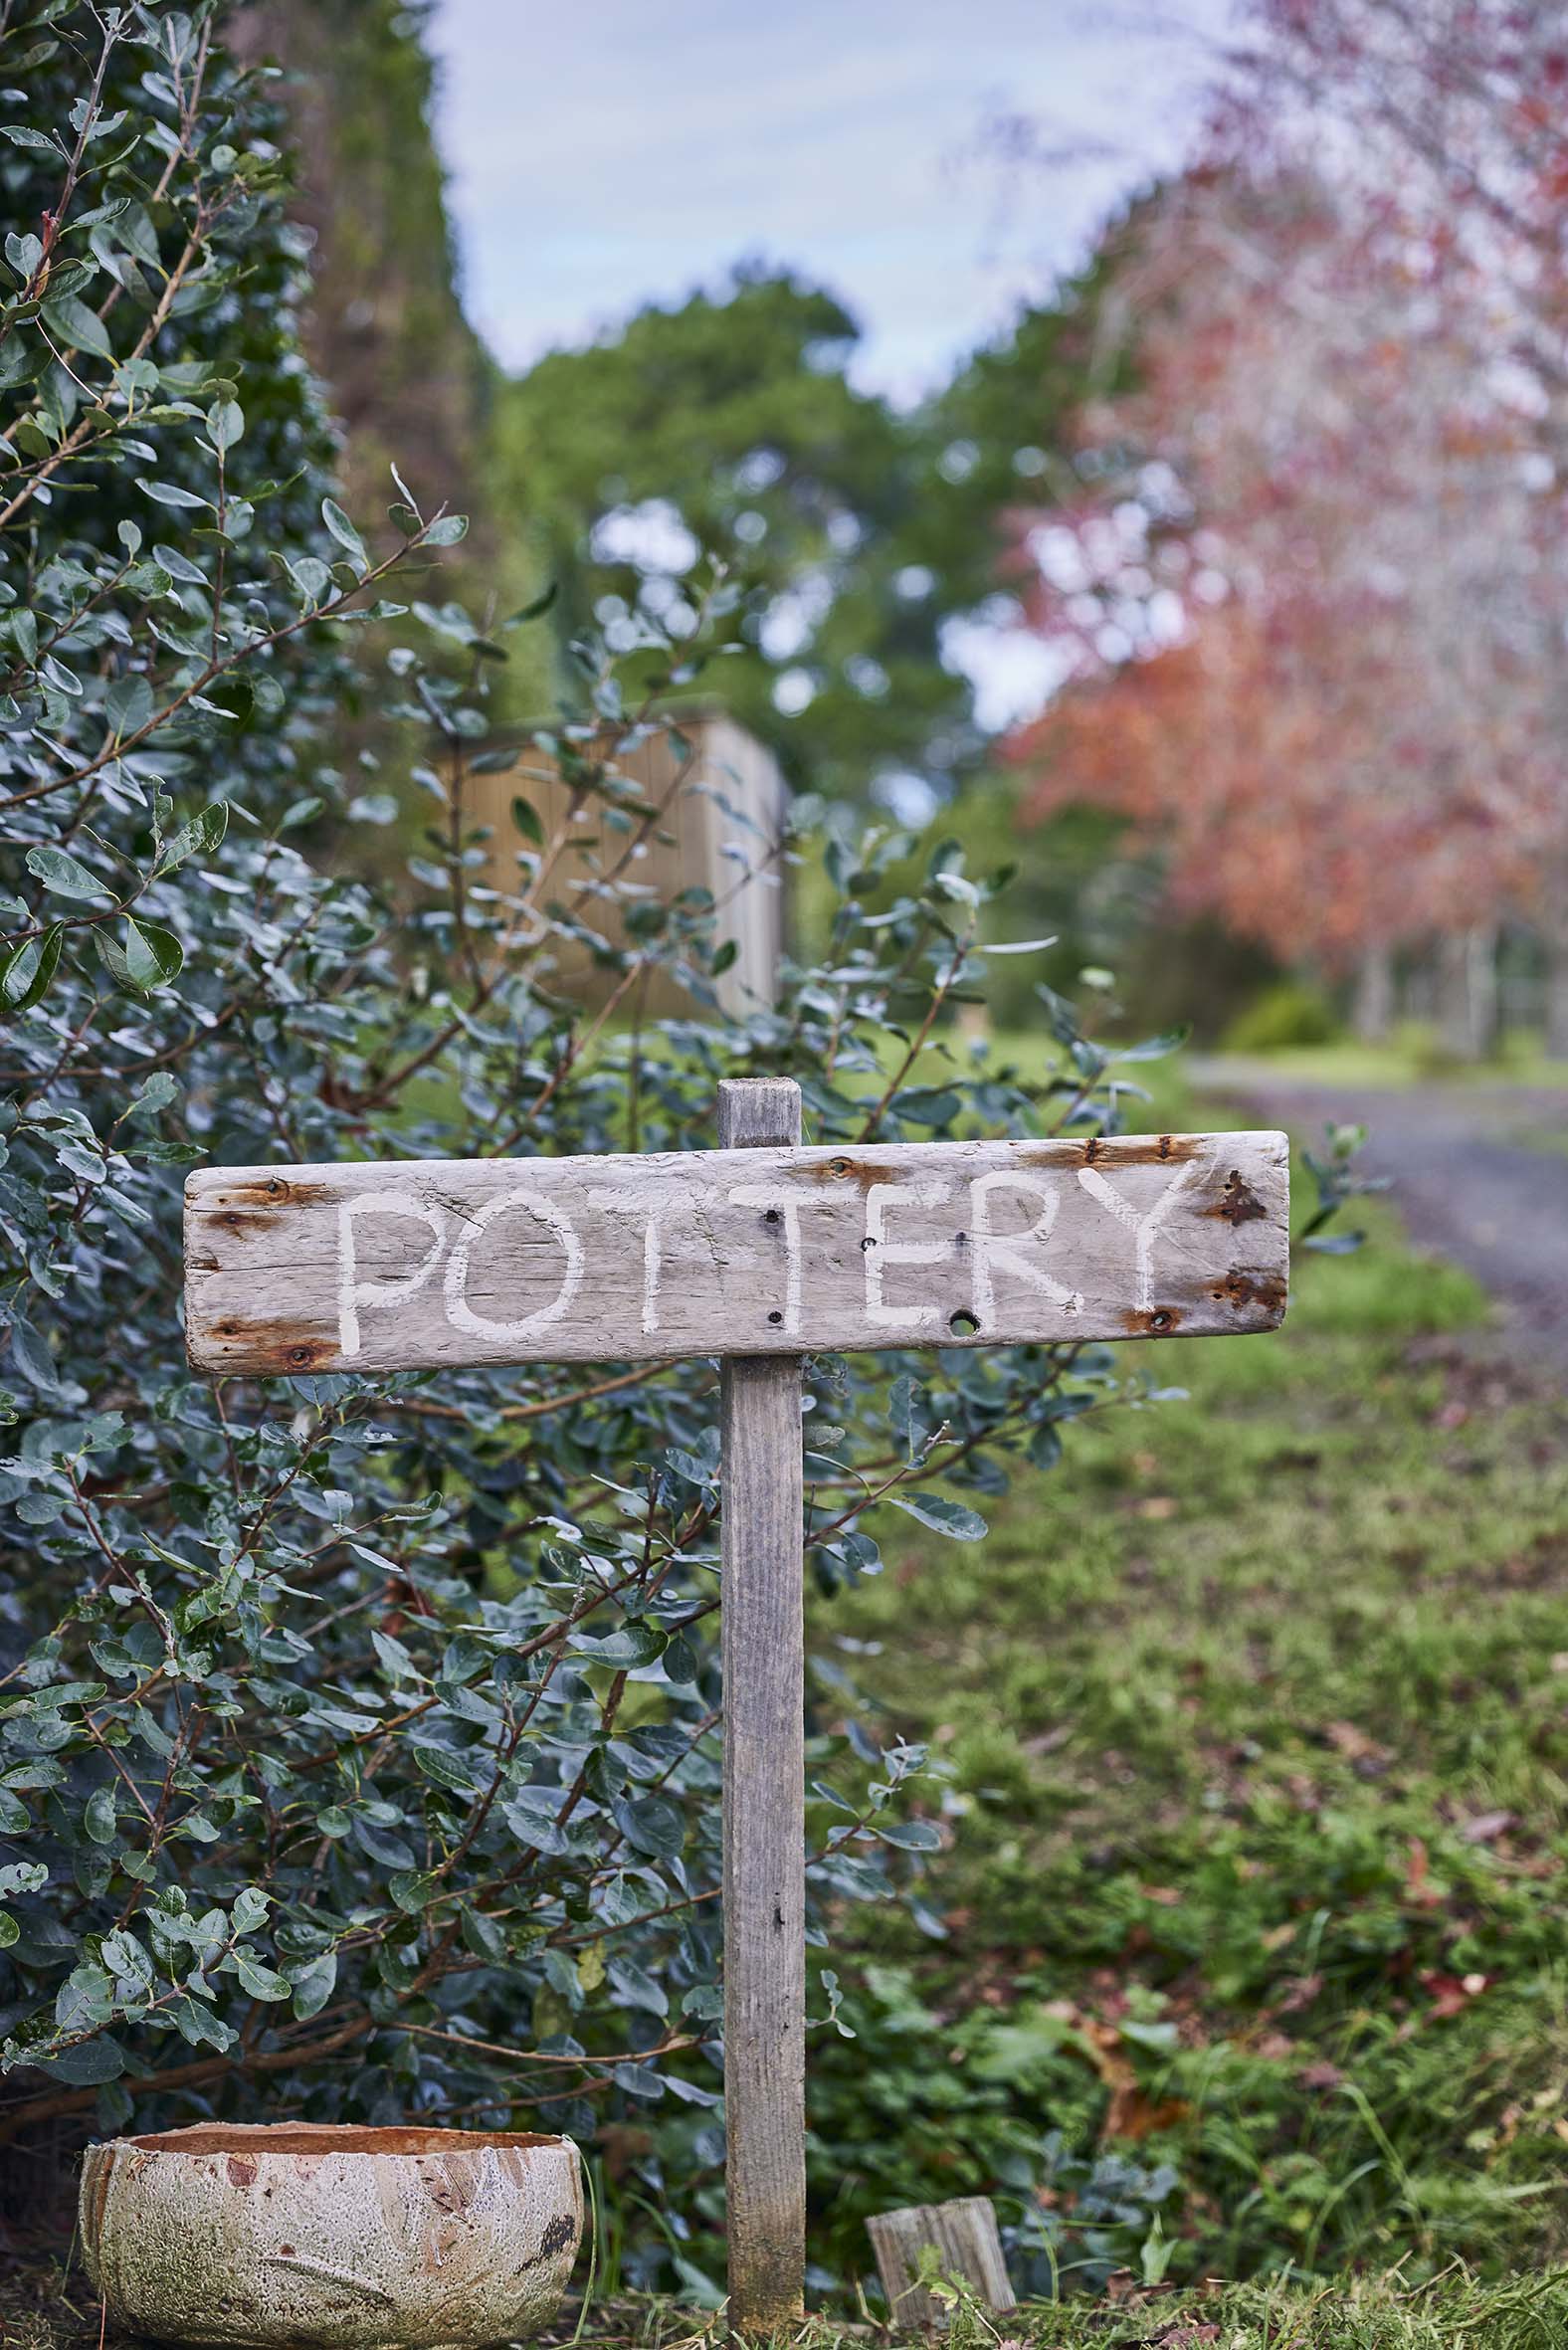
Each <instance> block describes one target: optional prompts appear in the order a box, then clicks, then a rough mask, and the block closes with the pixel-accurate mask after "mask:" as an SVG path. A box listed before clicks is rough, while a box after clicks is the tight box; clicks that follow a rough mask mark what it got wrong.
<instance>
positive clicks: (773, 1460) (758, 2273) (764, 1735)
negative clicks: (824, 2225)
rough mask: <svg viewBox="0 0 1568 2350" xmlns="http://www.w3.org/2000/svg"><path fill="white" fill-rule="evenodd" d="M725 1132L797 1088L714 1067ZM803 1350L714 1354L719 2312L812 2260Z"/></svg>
mask: <svg viewBox="0 0 1568 2350" xmlns="http://www.w3.org/2000/svg"><path fill="white" fill-rule="evenodd" d="M718 1134H719V1141H720V1142H721V1143H722V1144H724V1145H726V1146H727V1147H729V1148H731V1149H733V1148H735V1147H736V1146H739V1147H740V1148H743V1149H744V1148H753V1149H755V1148H758V1147H763V1146H766V1145H769V1144H779V1143H792V1142H794V1141H796V1140H797V1139H798V1137H799V1134H800V1087H799V1086H798V1085H796V1084H794V1083H793V1082H792V1081H791V1080H789V1079H787V1078H761V1079H756V1080H751V1081H746V1080H740V1081H732V1082H729V1083H725V1084H721V1085H720V1086H719V1089H718ZM800 1407H801V1366H800V1357H799V1355H795V1354H789V1355H771V1356H759V1357H753V1358H750V1359H741V1360H726V1361H725V1363H724V1366H723V1374H722V1405H721V1409H722V1414H723V1448H724V1449H723V1465H722V1491H723V1503H724V1507H723V1519H722V1568H723V1585H722V1592H723V1618H722V1623H723V1650H724V1658H723V1662H724V1813H723V1821H724V1863H723V1870H724V1873H723V1883H724V2127H725V2141H726V2153H725V2164H724V2182H725V2196H726V2206H727V2215H728V2253H729V2322H730V2324H731V2326H732V2327H735V2328H736V2329H738V2330H739V2331H741V2332H745V2333H759V2334H767V2333H772V2332H773V2331H774V2330H775V2329H776V2328H778V2327H781V2326H784V2325H786V2324H788V2323H790V2322H791V2321H792V2320H793V2319H796V2318H798V2317H799V2316H800V2314H801V2309H802V2297H801V2296H802V2289H803V2281H804V2276H805V2267H806V1751H805V1705H806V1650H805V1625H804V1591H803V1579H804V1555H805V1541H804V1529H803V1523H802V1499H803V1497H802V1489H801V1482H802V1470H801V1410H800Z"/></svg>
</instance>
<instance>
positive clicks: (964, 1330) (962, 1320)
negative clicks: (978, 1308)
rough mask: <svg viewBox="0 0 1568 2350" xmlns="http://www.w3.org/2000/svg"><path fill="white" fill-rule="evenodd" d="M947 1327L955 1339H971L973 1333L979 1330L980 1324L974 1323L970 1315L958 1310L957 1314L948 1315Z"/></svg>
mask: <svg viewBox="0 0 1568 2350" xmlns="http://www.w3.org/2000/svg"><path fill="white" fill-rule="evenodd" d="M947 1327H948V1328H949V1330H951V1331H952V1333H953V1335H954V1337H955V1338H972V1337H973V1336H974V1334H975V1332H976V1331H977V1330H978V1329H979V1327H980V1324H979V1323H978V1322H977V1321H976V1319H975V1317H974V1315H973V1314H972V1313H964V1312H963V1311H962V1310H960V1311H959V1312H957V1313H950V1314H949V1315H948V1317H947Z"/></svg>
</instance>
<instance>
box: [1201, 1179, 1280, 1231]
mask: <svg viewBox="0 0 1568 2350" xmlns="http://www.w3.org/2000/svg"><path fill="white" fill-rule="evenodd" d="M1199 1213H1200V1214H1201V1215H1204V1216H1218V1217H1219V1218H1220V1220H1221V1222H1222V1223H1225V1224H1229V1225H1230V1226H1231V1227H1232V1228H1233V1229H1234V1228H1235V1227H1236V1226H1237V1225H1239V1224H1253V1223H1256V1222H1257V1221H1258V1220H1259V1219H1260V1218H1262V1217H1266V1216H1267V1215H1268V1213H1269V1211H1268V1209H1267V1208H1266V1207H1265V1206H1264V1203H1263V1201H1262V1200H1261V1199H1260V1198H1259V1197H1258V1194H1257V1192H1255V1191H1254V1189H1253V1187H1252V1185H1251V1184H1250V1183H1249V1182H1247V1180H1246V1179H1245V1177H1244V1176H1243V1174H1242V1171H1241V1169H1240V1168H1239V1167H1233V1168H1232V1169H1231V1171H1230V1173H1229V1175H1227V1177H1226V1178H1225V1185H1224V1188H1223V1190H1222V1191H1221V1193H1220V1196H1219V1198H1218V1199H1217V1200H1216V1201H1215V1203H1214V1205H1213V1207H1212V1208H1203V1209H1201V1210H1200V1211H1199Z"/></svg>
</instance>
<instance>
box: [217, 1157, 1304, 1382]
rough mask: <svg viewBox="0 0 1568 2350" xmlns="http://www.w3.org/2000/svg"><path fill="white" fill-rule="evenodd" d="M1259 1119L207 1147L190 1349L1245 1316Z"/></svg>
mask: <svg viewBox="0 0 1568 2350" xmlns="http://www.w3.org/2000/svg"><path fill="white" fill-rule="evenodd" d="M1288 1211H1289V1201H1288V1175H1287V1154H1286V1145H1285V1138H1284V1136H1283V1135H1282V1134H1275V1133H1248V1134H1163V1135H1129V1136H1121V1137H1117V1138H1114V1139H1111V1140H1108V1141H1087V1142H1083V1141H1056V1142H930V1143H912V1144H911V1143H886V1144H869V1145H862V1146H857V1147H853V1148H852V1147H850V1146H845V1147H843V1148H840V1149H834V1148H831V1147H829V1148H811V1149H802V1148H798V1147H796V1148H778V1147H774V1148H756V1149H734V1148H731V1149H727V1150H726V1149H721V1150H717V1151H686V1152H680V1153H675V1152H656V1153H650V1154H647V1155H645V1156H640V1157H625V1158H561V1159H477V1160H418V1161H396V1162H385V1161H383V1162H379V1163H375V1164H368V1165H357V1166H343V1165H335V1166H334V1165H323V1166H296V1167H289V1166H281V1167H234V1168H222V1167H214V1168H207V1169H203V1170H201V1171H199V1172H198V1173H195V1174H193V1175H192V1176H191V1177H190V1179H189V1181H188V1183H187V1185H186V1323H187V1338H188V1344H189V1347H190V1353H191V1359H192V1361H193V1362H194V1363H195V1364H196V1365H197V1367H198V1368H199V1369H202V1370H205V1371H209V1372H213V1373H223V1372H254V1373H268V1372H270V1373H289V1372H301V1371H343V1370H358V1371H378V1370H390V1369H418V1368H425V1367H436V1366H440V1365H443V1364H452V1365H463V1364H485V1363H514V1362H527V1361H560V1362H568V1361H571V1362H584V1361H587V1362H601V1361H610V1360H629V1361H647V1360H654V1361H657V1360H661V1359H671V1358H674V1357H677V1356H681V1355H692V1354H757V1355H766V1354H769V1353H777V1352H778V1351H780V1349H781V1348H782V1349H787V1350H788V1351H789V1352H791V1353H804V1352H811V1351H815V1350H818V1349H823V1350H830V1351H835V1352H837V1351H845V1350H850V1349H857V1348H868V1347H869V1348H879V1347H896V1346H996V1345H1006V1344H1010V1343H1018V1342H1021V1341H1042V1342H1044V1341H1051V1340H1062V1339H1092V1338H1124V1337H1161V1336H1165V1335H1168V1334H1174V1333H1177V1332H1180V1333H1181V1334H1182V1335H1184V1336H1192V1335H1201V1334H1204V1333H1212V1332H1216V1331H1237V1330H1267V1329H1272V1328H1273V1327H1274V1325H1275V1324H1276V1323H1277V1322H1278V1321H1279V1319H1280V1318H1281V1316H1282V1314H1283V1312H1284V1306H1285V1294H1286V1272H1287V1237H1286V1236H1287V1220H1288Z"/></svg>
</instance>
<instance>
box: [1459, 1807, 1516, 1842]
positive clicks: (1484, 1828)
mask: <svg viewBox="0 0 1568 2350" xmlns="http://www.w3.org/2000/svg"><path fill="white" fill-rule="evenodd" d="M1517 1826H1518V1814H1517V1813H1516V1812H1477V1813H1476V1814H1475V1817H1474V1819H1473V1820H1467V1821H1465V1822H1464V1824H1463V1826H1462V1827H1461V1829H1460V1842H1461V1844H1464V1845H1489V1844H1495V1842H1496V1840H1497V1838H1498V1837H1499V1836H1501V1835H1502V1834H1503V1833H1504V1832H1505V1831H1506V1830H1507V1829H1509V1828H1516V1827H1517Z"/></svg>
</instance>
